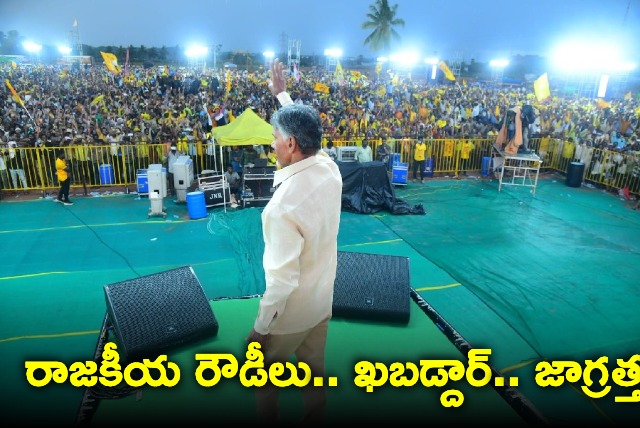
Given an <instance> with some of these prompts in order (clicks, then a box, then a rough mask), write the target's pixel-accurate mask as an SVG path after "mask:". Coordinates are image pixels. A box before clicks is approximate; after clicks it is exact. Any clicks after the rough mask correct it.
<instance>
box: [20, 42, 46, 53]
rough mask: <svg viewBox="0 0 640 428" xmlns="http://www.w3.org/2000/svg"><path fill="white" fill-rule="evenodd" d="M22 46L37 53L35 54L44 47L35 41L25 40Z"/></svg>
mask: <svg viewBox="0 0 640 428" xmlns="http://www.w3.org/2000/svg"><path fill="white" fill-rule="evenodd" d="M22 46H23V47H24V48H25V49H26V51H27V52H30V53H35V54H37V53H39V52H40V50H41V49H42V45H39V44H37V43H34V42H24V43H23V44H22Z"/></svg>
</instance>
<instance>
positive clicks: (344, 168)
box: [336, 161, 425, 215]
mask: <svg viewBox="0 0 640 428" xmlns="http://www.w3.org/2000/svg"><path fill="white" fill-rule="evenodd" d="M336 164H338V168H339V169H340V174H341V175H342V210H343V211H350V212H355V213H361V214H372V213H377V212H378V211H382V210H387V211H389V212H390V213H391V214H423V215H424V214H425V212H424V207H423V206H422V205H413V206H410V205H408V204H407V203H406V202H404V201H402V200H401V199H398V198H396V194H395V191H394V188H393V184H391V179H390V178H389V174H388V172H387V169H386V165H385V164H384V163H383V162H378V161H373V162H365V163H360V162H339V161H337V162H336Z"/></svg>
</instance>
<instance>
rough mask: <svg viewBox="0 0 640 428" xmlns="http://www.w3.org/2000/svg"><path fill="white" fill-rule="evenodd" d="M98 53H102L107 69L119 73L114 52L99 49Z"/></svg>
mask: <svg viewBox="0 0 640 428" xmlns="http://www.w3.org/2000/svg"><path fill="white" fill-rule="evenodd" d="M100 55H102V59H104V64H105V65H106V66H107V69H109V71H110V72H112V73H113V74H120V67H119V66H118V58H117V57H116V56H115V55H114V54H112V53H109V52H102V51H100Z"/></svg>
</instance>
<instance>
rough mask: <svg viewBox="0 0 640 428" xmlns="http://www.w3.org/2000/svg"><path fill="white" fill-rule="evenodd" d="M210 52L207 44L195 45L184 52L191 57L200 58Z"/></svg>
mask: <svg viewBox="0 0 640 428" xmlns="http://www.w3.org/2000/svg"><path fill="white" fill-rule="evenodd" d="M207 52H209V50H208V49H207V48H206V47H205V46H200V45H193V46H191V47H190V48H188V49H187V50H186V51H185V52H184V54H185V55H186V56H188V57H189V58H198V57H203V56H205V55H206V54H207Z"/></svg>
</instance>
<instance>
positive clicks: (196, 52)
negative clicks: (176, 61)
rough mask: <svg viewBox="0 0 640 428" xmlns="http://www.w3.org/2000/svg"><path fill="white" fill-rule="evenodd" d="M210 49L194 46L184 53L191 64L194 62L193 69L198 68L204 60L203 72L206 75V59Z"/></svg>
mask: <svg viewBox="0 0 640 428" xmlns="http://www.w3.org/2000/svg"><path fill="white" fill-rule="evenodd" d="M208 52H209V49H207V48H206V47H205V46H200V45H193V46H191V47H189V48H188V49H187V50H186V51H185V52H184V53H185V55H186V56H187V58H189V62H191V61H193V64H192V66H193V68H197V67H198V65H199V61H200V60H202V72H203V73H204V71H205V67H206V60H205V57H206V55H207V53H208Z"/></svg>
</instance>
